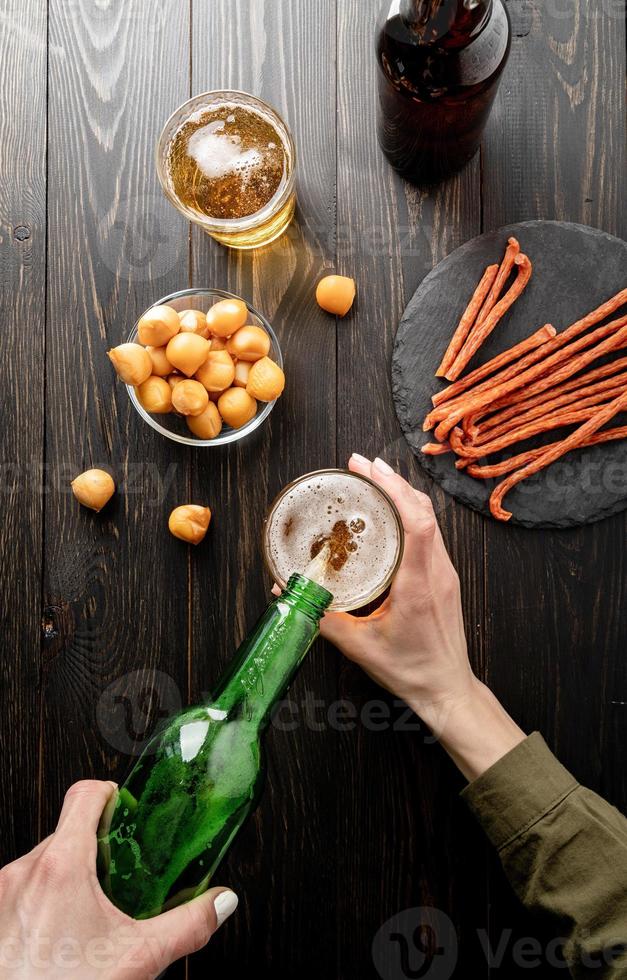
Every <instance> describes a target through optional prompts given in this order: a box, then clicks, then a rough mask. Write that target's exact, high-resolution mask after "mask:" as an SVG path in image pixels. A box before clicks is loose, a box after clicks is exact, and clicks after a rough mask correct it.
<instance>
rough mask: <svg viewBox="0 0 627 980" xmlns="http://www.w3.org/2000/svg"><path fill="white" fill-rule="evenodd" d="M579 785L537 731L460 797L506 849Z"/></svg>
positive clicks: (493, 839) (491, 835) (496, 841)
mask: <svg viewBox="0 0 627 980" xmlns="http://www.w3.org/2000/svg"><path fill="white" fill-rule="evenodd" d="M578 785H579V784H578V783H577V780H576V779H575V778H574V776H572V775H571V774H570V773H569V772H568V770H567V769H565V768H564V766H563V765H562V764H561V762H558V760H557V759H556V758H555V756H554V755H553V753H552V752H551V750H550V749H549V747H548V745H547V744H546V742H545V741H544V739H543V738H542V736H541V735H540V734H539V732H534V733H533V735H529V737H528V738H526V739H525V741H524V742H521V743H520V745H517V746H516V747H515V748H514V749H512V750H511V752H508V753H507V755H504V756H503V758H502V759H499V761H498V762H496V763H495V764H494V765H493V766H491V767H490V769H488V770H487V771H486V772H484V773H483V774H482V775H481V776H479V778H478V779H475V780H474V782H472V783H470V785H469V786H467V787H466V789H465V790H463V792H462V794H461V795H462V797H463V799H464V800H465V801H466V803H467V804H468V806H469V807H470V809H471V810H472V812H473V813H474V815H475V816H476V818H477V820H478V821H479V823H480V824H481V825H482V827H483V829H484V830H485V832H486V834H487V835H488V837H489V838H490V840H491V841H492V843H493V844H494V846H495V847H496V848H497V850H499V851H501V850H503V848H505V847H507V845H508V844H511V843H512V841H514V840H515V839H516V838H517V837H519V836H520V835H521V834H523V833H525V831H527V830H529V829H530V828H531V827H532V826H533V825H534V824H535V823H537V822H538V820H541V819H542V817H544V816H545V815H546V814H547V813H549V812H550V811H551V810H553V809H554V808H555V807H556V806H558V804H560V803H561V802H562V800H564V799H565V798H566V797H567V796H568V795H569V794H570V793H572V792H573V790H575V789H577V787H578Z"/></svg>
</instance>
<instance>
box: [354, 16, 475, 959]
mask: <svg viewBox="0 0 627 980" xmlns="http://www.w3.org/2000/svg"><path fill="white" fill-rule="evenodd" d="M379 7H380V5H379V4H377V3H376V2H371V3H367V4H363V3H357V2H345V3H341V4H339V5H338V15H339V19H338V250H339V258H338V271H339V272H340V273H344V274H347V275H352V276H354V277H355V278H356V280H357V284H358V292H357V301H356V304H355V307H354V310H353V312H352V313H351V315H350V316H348V317H347V318H346V319H345V320H342V321H340V322H339V323H338V379H339V392H338V458H339V461H340V462H345V461H346V460H347V459H348V457H349V456H350V454H351V452H353V451H355V452H359V453H361V454H363V455H365V456H367V457H368V458H374V456H376V455H380V456H382V457H383V458H384V459H385V460H387V461H388V462H389V463H391V464H392V465H395V466H397V467H398V468H399V469H400V471H401V472H402V473H403V475H405V476H407V478H408V479H409V480H411V482H412V483H413V484H414V485H415V486H417V487H419V488H421V489H423V490H426V491H427V492H428V493H430V494H431V496H432V498H433V501H434V506H435V509H436V512H437V514H438V517H439V520H440V522H441V525H442V529H443V532H444V534H445V538H446V541H447V544H448V547H449V549H450V551H451V555H452V557H453V560H454V562H455V563H456V565H457V567H458V568H459V571H460V576H461V579H462V583H463V593H464V603H465V613H466V618H467V622H468V624H469V640H470V644H471V648H472V657H473V660H474V662H475V664H476V665H477V666H480V665H481V664H482V662H483V649H482V637H481V634H480V632H479V631H478V630H477V625H478V624H479V623H480V622H481V609H482V599H483V567H482V555H481V534H482V530H481V521H480V519H479V518H478V516H477V515H476V514H474V513H472V512H470V511H467V510H464V509H463V508H460V507H457V506H456V505H455V504H454V502H452V501H451V500H450V499H449V498H447V497H446V496H444V495H443V494H442V492H441V491H440V490H439V489H437V488H435V487H432V486H430V485H429V481H428V480H427V479H426V477H425V475H424V473H423V472H422V471H421V469H420V467H419V466H418V465H417V463H416V462H415V460H414V458H413V456H412V454H411V452H410V451H409V449H408V447H407V444H406V443H405V440H404V438H403V436H402V433H401V431H400V427H399V425H398V422H397V420H396V417H395V413H394V409H393V405H392V398H391V393H390V382H389V362H390V357H391V351H392V344H393V340H394V335H395V333H396V328H397V325H398V322H399V320H400V318H401V315H402V312H403V309H404V307H405V305H406V304H407V302H408V301H409V299H410V297H411V295H412V294H413V292H414V290H415V288H416V286H417V285H418V283H419V282H420V281H421V279H422V278H423V277H424V276H425V275H426V273H427V272H428V271H429V270H430V269H431V268H432V266H433V265H434V264H435V263H436V262H437V261H439V260H440V259H441V258H442V257H443V256H444V255H446V254H447V253H448V252H449V251H452V250H453V249H454V248H456V247H457V246H458V245H460V244H461V243H462V242H463V241H465V240H466V239H468V238H471V237H473V236H474V235H476V234H478V233H479V231H480V221H481V214H480V200H481V194H480V167H479V158H478V157H477V158H476V159H475V160H474V161H473V162H472V164H471V165H470V166H469V167H468V168H467V169H466V170H465V171H464V172H463V173H462V174H460V175H459V176H458V177H456V178H455V179H453V180H450V181H448V182H446V183H445V184H442V185H441V186H440V187H438V188H435V189H432V190H426V189H419V188H416V187H413V186H412V185H410V184H408V183H406V182H404V181H402V180H400V179H399V178H398V177H397V176H396V175H395V174H394V173H393V171H392V169H391V168H390V167H389V165H388V163H387V161H386V160H385V158H384V157H383V154H382V153H381V151H380V150H379V147H378V144H377V139H376V132H375V119H376V88H375V72H376V70H377V68H376V60H375V55H374V28H375V19H376V16H377V14H378V12H379ZM384 365H385V368H384ZM473 542H474V543H475V544H474V547H473ZM340 691H341V696H342V697H345V698H347V699H349V700H351V701H355V702H356V703H357V704H358V705H359V706H360V707H361V706H364V705H367V704H368V703H369V702H371V701H372V700H379V699H381V697H382V694H381V692H380V691H377V689H376V688H375V687H374V685H372V684H370V683H369V682H368V681H367V680H366V679H365V678H364V677H363V675H362V674H361V673H360V672H359V671H358V670H357V669H356V668H354V667H352V666H350V665H345V666H344V667H343V670H342V679H341V688H340ZM384 700H385V702H386V703H387V704H388V707H389V704H390V701H391V700H392V699H387V698H385V697H384ZM392 713H393V715H398V714H399V711H398V708H396V709H395V708H394V706H392ZM413 727H414V730H413V731H396V730H394V728H392V727H390V726H388V727H387V730H384V731H368V730H367V727H364V726H359V727H358V729H357V731H355V732H351V733H347V734H346V735H345V736H344V738H343V741H342V754H341V759H340V761H341V771H342V773H343V776H342V779H341V785H342V804H341V807H340V813H339V817H340V819H339V823H338V837H339V839H340V840H342V841H350V842H351V843H350V847H347V848H343V849H342V851H341V855H340V866H339V886H338V914H339V917H340V921H341V922H342V934H343V942H342V944H341V946H340V948H339V951H338V957H339V965H338V976H341V977H346V978H356V977H366V976H372V975H375V973H374V967H373V959H372V949H371V947H372V943H373V940H374V937H375V934H376V933H377V930H378V929H379V927H380V926H382V925H383V923H384V922H385V921H386V920H388V919H389V918H390V917H391V916H393V915H394V914H396V913H398V912H401V911H402V910H403V909H405V908H411V907H426V908H436V909H441V910H442V911H443V912H445V913H446V914H448V915H449V916H450V917H451V919H452V920H453V922H454V924H455V928H456V930H457V933H458V936H459V942H460V946H461V948H462V949H463V951H464V963H465V969H466V970H468V971H469V972H470V971H471V970H472V969H475V970H476V971H480V970H481V968H482V966H485V964H484V963H483V964H482V961H481V957H480V955H479V951H478V950H477V948H476V947H474V948H473V946H472V945H471V940H472V929H473V927H474V926H475V925H477V926H479V925H480V924H481V918H480V915H481V910H482V909H484V908H485V884H486V873H487V865H486V858H485V845H484V844H483V842H482V841H481V838H480V835H479V834H478V833H477V831H476V828H475V827H473V826H472V824H471V821H470V820H469V819H468V817H467V815H466V814H465V813H464V812H463V810H462V808H461V807H460V805H459V803H458V802H457V801H456V795H457V792H458V790H459V789H460V787H461V783H460V780H459V778H458V777H457V775H456V774H455V773H454V771H453V767H452V766H450V764H449V763H448V762H447V761H446V760H445V758H444V756H443V754H442V752H441V750H440V749H439V747H438V746H437V745H434V744H432V740H431V738H430V736H429V733H428V731H426V730H425V729H424V728H420V726H418V730H416V720H415V719H414V722H413ZM462 834H463V835H464V837H465V838H466V839H470V840H471V841H472V845H471V855H472V856H471V857H469V856H468V852H466V853H465V855H464V860H463V861H462V860H461V855H460V853H459V851H458V847H457V841H458V840H459V838H460V836H461V835H462ZM383 954H384V955H385V957H386V961H387V962H388V969H389V970H390V971H391V972H390V975H391V976H392V975H395V973H394V971H395V970H396V972H398V970H399V966H398V955H399V949H398V946H397V945H396V944H395V943H389V945H388V947H387V948H386V949H384V950H383Z"/></svg>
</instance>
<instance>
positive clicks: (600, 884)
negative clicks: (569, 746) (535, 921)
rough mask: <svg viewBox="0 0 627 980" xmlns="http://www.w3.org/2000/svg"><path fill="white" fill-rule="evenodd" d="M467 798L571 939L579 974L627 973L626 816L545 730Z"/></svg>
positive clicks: (508, 862) (516, 878)
mask: <svg viewBox="0 0 627 980" xmlns="http://www.w3.org/2000/svg"><path fill="white" fill-rule="evenodd" d="M462 796H463V797H464V799H465V800H466V802H467V803H468V805H469V806H470V809H471V810H472V811H473V813H474V814H475V816H476V817H477V819H478V820H479V822H480V823H481V824H482V826H483V828H484V830H485V832H486V834H487V835H488V837H489V838H490V840H491V841H492V843H493V844H494V846H495V847H496V848H497V850H498V852H499V856H500V859H501V862H502V864H503V867H504V869H505V872H506V874H507V876H508V878H509V880H510V881H511V883H512V885H513V887H514V889H515V891H516V893H517V894H518V897H519V898H520V899H521V901H522V902H523V903H524V905H526V906H527V907H528V908H529V909H531V910H532V911H535V912H539V913H541V914H542V915H543V916H544V918H545V920H547V921H548V922H549V923H550V925H551V926H552V927H553V928H555V930H556V936H559V937H562V938H564V939H565V940H566V944H565V947H564V955H565V957H566V959H567V961H568V964H569V967H570V970H571V973H572V975H573V976H574V977H576V978H582V977H586V978H587V977H597V978H599V980H601V978H602V980H610V978H611V980H619V978H623V980H624V978H626V977H627V819H625V817H624V816H623V815H622V814H621V813H619V811H618V810H616V809H615V808H614V807H613V806H610V804H609V803H607V802H606V801H605V800H603V799H601V797H600V796H597V795H596V794H595V793H593V792H592V791H591V790H588V789H585V788H584V787H583V786H580V785H579V783H578V782H577V781H576V780H575V779H574V777H573V776H571V774H570V773H569V772H568V771H567V770H566V769H565V768H564V767H563V766H562V765H561V764H560V763H559V762H558V761H557V759H556V758H555V756H554V755H553V754H552V753H551V751H550V750H549V748H548V746H547V745H546V743H545V742H544V740H543V738H542V737H541V735H539V734H538V733H537V732H536V733H534V734H533V735H530V736H529V738H527V739H525V741H524V742H521V744H520V745H518V746H516V748H515V749H513V750H512V751H511V752H509V753H508V754H507V755H506V756H504V757H503V758H502V759H500V760H499V761H498V762H497V763H496V764H495V765H494V766H492V767H491V768H490V769H488V771H487V772H485V773H483V775H482V776H480V777H479V778H478V779H476V780H475V781H474V782H472V783H471V784H470V785H469V786H467V787H466V789H465V790H464V792H463V793H462Z"/></svg>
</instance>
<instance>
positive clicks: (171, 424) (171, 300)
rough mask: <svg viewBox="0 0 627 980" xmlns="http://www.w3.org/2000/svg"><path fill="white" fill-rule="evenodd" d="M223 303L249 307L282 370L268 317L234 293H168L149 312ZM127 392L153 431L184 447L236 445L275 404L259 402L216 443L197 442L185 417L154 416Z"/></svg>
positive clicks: (132, 340) (133, 332) (133, 335)
mask: <svg viewBox="0 0 627 980" xmlns="http://www.w3.org/2000/svg"><path fill="white" fill-rule="evenodd" d="M223 299H241V300H242V302H244V303H246V306H247V307H248V312H249V317H248V320H249V322H250V323H253V324H254V325H255V326H257V327H262V328H263V329H264V330H265V331H266V333H267V334H268V336H269V337H270V352H269V354H268V357H271V358H272V360H273V361H276V363H277V364H278V365H279V367H280V368H283V355H282V354H281V348H280V346H279V341H278V339H277V336H276V334H275V332H274V330H273V329H272V327H271V326H270V324H269V323H268V321H267V320H266V318H265V316H263V315H262V314H261V313H258V312H257V310H255V309H254V308H253V307H252V306H251V305H250V303H248V302H247V301H246V300H245V299H242V297H241V296H236V295H235V293H227V292H225V290H223V289H179V290H178V292H176V293H169V295H168V296H163V297H162V298H161V299H157V300H155V302H154V303H152V304H151V306H149V307H148V309H152V307H153V306H171V307H172V308H173V309H174V310H176V311H177V313H180V312H181V311H182V310H201V311H202V312H203V313H207V311H208V310H210V309H211V307H212V306H214V305H215V304H216V303H219V302H220V300H223ZM147 312H148V310H145V311H144V313H147ZM144 313H142V316H144ZM140 319H141V317H139V318H138V320H137V322H136V323H135V326H134V327H133V329H132V330H131V332H130V334H129V335H128V338H127V341H128V343H130V344H137V343H139V341H138V334H137V328H138V323H139V320H140ZM126 390H127V391H128V396H129V398H130V399H131V403H132V405H133V407H134V408H135V410H136V411H137V413H138V414H139V415H141V417H142V418H143V420H144V422H147V423H148V425H149V426H151V428H153V429H154V430H155V431H156V432H159V433H160V434H161V435H162V436H165V437H166V439H172V440H173V441H174V442H180V443H183V445H185V446H225V445H226V444H227V443H229V442H237V441H238V440H239V439H244V438H246V436H249V435H250V434H251V433H252V432H255V430H256V429H258V428H259V427H260V426H261V425H263V423H264V422H265V420H266V419H267V418H268V416H269V414H270V412H271V411H272V409H273V408H274V405H275V403H276V402H260V403H259V406H260V407H259V409H258V410H257V414H256V415H255V417H254V418H252V419H251V420H250V422H247V423H246V425H243V426H241V428H239V429H232V428H231V426H229V425H226V423H225V424H224V425H223V427H222V431H221V432H220V434H219V435H218V436H216V438H215V439H197V438H196V436H193V435H192V434H191V432H190V431H189V429H188V428H187V424H186V422H185V419H184V418H183V417H182V416H179V415H176V414H175V413H174V412H172V413H170V414H169V415H151V414H150V412H147V411H146V409H145V408H144V407H143V405H141V403H140V401H139V399H138V397H137V393H136V392H135V389H134V388H133V386H132V385H127V386H126Z"/></svg>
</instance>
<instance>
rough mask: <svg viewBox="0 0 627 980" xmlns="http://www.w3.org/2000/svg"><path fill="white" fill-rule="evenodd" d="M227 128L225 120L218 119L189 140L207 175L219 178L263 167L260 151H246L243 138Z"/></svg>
mask: <svg viewBox="0 0 627 980" xmlns="http://www.w3.org/2000/svg"><path fill="white" fill-rule="evenodd" d="M223 129H224V123H223V122H221V121H220V120H214V122H211V123H209V124H208V125H207V126H203V127H202V128H201V129H197V130H196V132H195V133H192V135H191V136H190V138H189V141H188V143H187V152H188V153H189V155H190V156H191V157H192V159H193V160H194V162H195V163H196V166H197V167H198V169H199V170H201V171H202V173H203V174H204V175H205V176H206V177H208V178H209V179H210V180H217V179H218V178H220V177H226V176H227V174H233V173H246V172H250V171H251V170H253V169H254V168H255V167H259V166H261V164H262V163H263V156H262V154H261V153H260V152H259V150H256V149H255V148H252V149H249V150H242V140H241V138H240V137H239V136H234V135H229V134H227V133H223V132H222V130H223Z"/></svg>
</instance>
